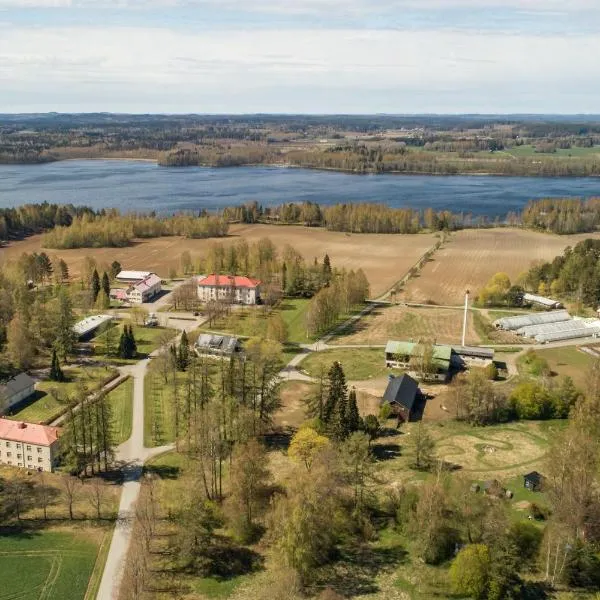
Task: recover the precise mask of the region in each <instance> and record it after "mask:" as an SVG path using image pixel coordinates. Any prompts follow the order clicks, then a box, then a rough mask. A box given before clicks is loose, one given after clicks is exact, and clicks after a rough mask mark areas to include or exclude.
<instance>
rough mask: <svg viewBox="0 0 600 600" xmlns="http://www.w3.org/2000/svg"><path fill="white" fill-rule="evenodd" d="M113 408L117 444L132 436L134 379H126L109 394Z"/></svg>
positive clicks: (114, 433) (113, 423) (113, 425)
mask: <svg viewBox="0 0 600 600" xmlns="http://www.w3.org/2000/svg"><path fill="white" fill-rule="evenodd" d="M107 398H108V401H109V402H110V407H111V410H112V429H113V435H114V441H115V444H122V443H123V442H125V441H126V440H128V439H129V437H130V436H131V427H132V420H133V379H131V378H129V379H126V380H125V381H124V382H123V383H121V385H119V386H118V387H116V388H115V389H114V390H112V391H111V392H110V393H109V394H108V395H107Z"/></svg>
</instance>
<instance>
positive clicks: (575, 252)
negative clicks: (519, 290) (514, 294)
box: [523, 239, 600, 309]
mask: <svg viewBox="0 0 600 600" xmlns="http://www.w3.org/2000/svg"><path fill="white" fill-rule="evenodd" d="M523 283H524V284H525V285H526V286H527V287H528V288H529V289H532V290H537V291H538V292H539V293H540V294H548V295H551V296H560V297H565V298H569V299H571V300H574V301H577V302H581V303H583V304H584V305H586V306H591V307H592V308H594V309H596V308H597V307H598V299H599V298H600V240H594V239H587V240H583V241H582V242H579V243H578V244H577V245H576V246H575V247H574V248H571V247H568V248H565V251H564V252H563V254H562V255H560V256H557V257H556V258H555V259H554V260H553V261H552V262H542V263H539V264H536V265H534V266H533V267H531V269H530V270H529V271H528V272H527V274H526V276H525V277H524V281H523Z"/></svg>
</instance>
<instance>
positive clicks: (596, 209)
mask: <svg viewBox="0 0 600 600" xmlns="http://www.w3.org/2000/svg"><path fill="white" fill-rule="evenodd" d="M521 218H522V222H523V225H524V226H525V227H529V228H531V229H538V230H541V231H546V232H551V233H559V234H571V233H584V232H588V231H598V228H599V227H600V198H589V199H587V200H582V199H578V198H546V199H543V200H531V201H529V202H528V203H527V206H525V208H524V209H523V214H522V217H521Z"/></svg>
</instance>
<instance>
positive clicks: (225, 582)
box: [192, 575, 249, 598]
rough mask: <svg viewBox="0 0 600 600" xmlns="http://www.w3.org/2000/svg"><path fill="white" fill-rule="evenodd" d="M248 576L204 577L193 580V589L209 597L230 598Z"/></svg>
mask: <svg viewBox="0 0 600 600" xmlns="http://www.w3.org/2000/svg"><path fill="white" fill-rule="evenodd" d="M248 577H249V576H248V575H240V576H238V577H232V578H231V579H222V580H221V579H215V578H213V577H202V578H199V579H195V580H194V581H193V582H192V589H193V591H194V592H195V593H197V594H203V595H204V596H206V597H207V598H229V597H230V596H231V595H232V594H233V592H235V590H236V589H237V588H238V587H239V586H240V585H241V584H242V583H244V582H245V581H246V580H248Z"/></svg>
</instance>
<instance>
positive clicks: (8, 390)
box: [0, 373, 35, 413]
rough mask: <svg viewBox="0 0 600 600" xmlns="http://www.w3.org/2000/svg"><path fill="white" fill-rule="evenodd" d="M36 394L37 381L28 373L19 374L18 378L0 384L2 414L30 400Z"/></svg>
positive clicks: (0, 410)
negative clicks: (27, 399)
mask: <svg viewBox="0 0 600 600" xmlns="http://www.w3.org/2000/svg"><path fill="white" fill-rule="evenodd" d="M34 392H35V380H34V379H32V378H31V377H30V376H29V375H27V373H19V374H18V375H17V376H16V377H13V378H12V379H9V380H8V381H6V382H5V383H3V384H0V413H4V412H6V411H7V410H9V409H11V408H12V407H13V406H14V405H15V404H18V403H19V402H21V401H22V400H25V399H26V398H29V396H31V395H33V393H34Z"/></svg>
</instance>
